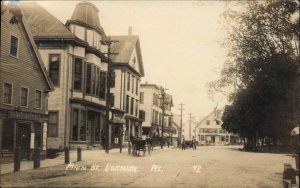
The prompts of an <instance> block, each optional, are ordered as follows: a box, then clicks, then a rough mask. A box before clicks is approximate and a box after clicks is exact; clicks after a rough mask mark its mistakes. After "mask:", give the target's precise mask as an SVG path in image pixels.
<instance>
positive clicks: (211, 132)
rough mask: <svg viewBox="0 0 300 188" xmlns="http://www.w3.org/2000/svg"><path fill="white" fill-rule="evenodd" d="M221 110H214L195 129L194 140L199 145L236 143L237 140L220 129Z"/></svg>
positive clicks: (234, 136)
mask: <svg viewBox="0 0 300 188" xmlns="http://www.w3.org/2000/svg"><path fill="white" fill-rule="evenodd" d="M222 113H223V110H221V109H214V110H213V111H212V112H211V113H210V114H208V115H207V116H206V117H205V118H203V119H202V120H201V121H200V122H199V123H197V126H196V127H195V135H196V140H197V141H198V143H199V144H201V145H228V144H230V143H236V142H238V141H239V138H238V137H237V136H236V135H233V134H232V133H228V132H227V131H226V130H224V129H222V127H221V125H222V123H223V122H222V120H221V118H222Z"/></svg>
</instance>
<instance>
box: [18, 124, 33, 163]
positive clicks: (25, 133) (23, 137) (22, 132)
mask: <svg viewBox="0 0 300 188" xmlns="http://www.w3.org/2000/svg"><path fill="white" fill-rule="evenodd" d="M30 132H31V131H30V124H18V128H17V139H16V141H17V142H16V146H17V147H20V149H21V159H27V160H29V157H30Z"/></svg>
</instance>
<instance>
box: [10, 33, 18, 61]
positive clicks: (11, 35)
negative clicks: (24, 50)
mask: <svg viewBox="0 0 300 188" xmlns="http://www.w3.org/2000/svg"><path fill="white" fill-rule="evenodd" d="M12 37H15V38H16V39H17V40H18V41H17V42H18V43H17V54H16V56H14V55H13V54H11V45H12V43H11V42H12V40H11V39H12ZM19 49H20V41H19V37H17V36H16V35H14V34H10V39H9V56H11V57H14V58H17V59H19Z"/></svg>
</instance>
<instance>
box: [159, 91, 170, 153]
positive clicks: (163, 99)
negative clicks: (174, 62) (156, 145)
mask: <svg viewBox="0 0 300 188" xmlns="http://www.w3.org/2000/svg"><path fill="white" fill-rule="evenodd" d="M165 90H168V89H164V88H163V87H160V95H161V97H160V98H159V99H161V100H162V104H161V109H162V123H161V124H162V125H161V149H163V147H164V121H165V100H166V99H167V98H166V93H165Z"/></svg>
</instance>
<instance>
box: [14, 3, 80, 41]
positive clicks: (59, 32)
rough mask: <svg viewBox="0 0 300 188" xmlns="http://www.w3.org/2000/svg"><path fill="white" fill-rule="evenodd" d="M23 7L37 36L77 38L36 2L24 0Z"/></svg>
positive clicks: (34, 34) (30, 26)
mask: <svg viewBox="0 0 300 188" xmlns="http://www.w3.org/2000/svg"><path fill="white" fill-rule="evenodd" d="M20 4H21V8H22V11H23V14H24V16H25V18H26V21H27V24H28V26H29V28H30V29H31V32H32V34H33V36H34V37H35V38H57V39H59V38H75V35H74V34H73V33H72V32H71V31H70V30H68V29H67V27H66V26H65V25H64V24H63V23H61V22H60V21H59V20H58V19H57V18H56V17H55V16H53V15H52V14H51V13H49V12H48V11H47V10H45V9H44V8H43V7H42V6H40V5H39V4H37V3H35V2H22V3H20Z"/></svg>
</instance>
